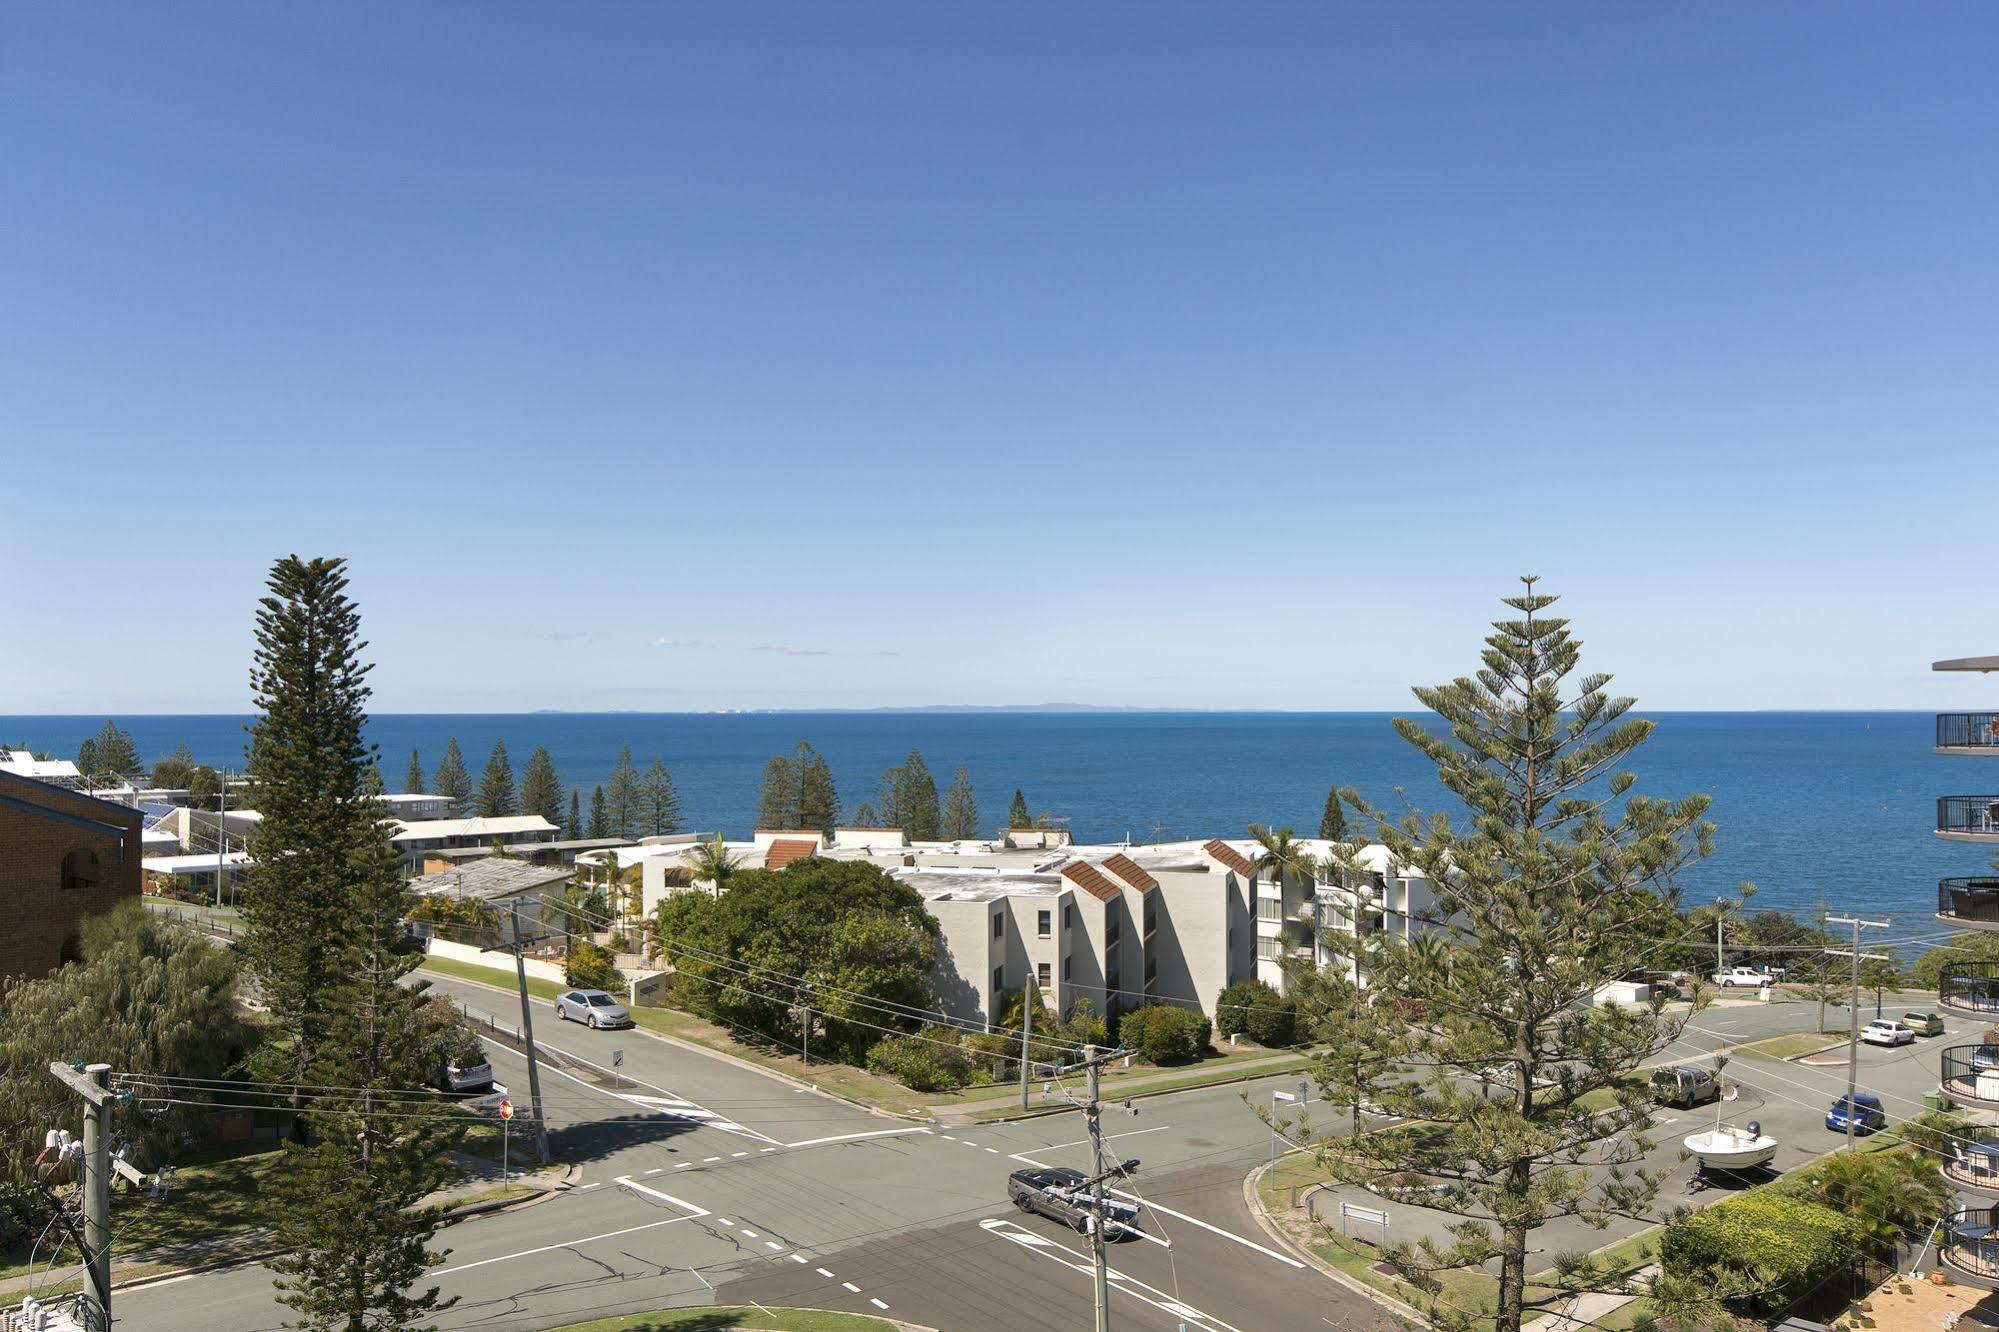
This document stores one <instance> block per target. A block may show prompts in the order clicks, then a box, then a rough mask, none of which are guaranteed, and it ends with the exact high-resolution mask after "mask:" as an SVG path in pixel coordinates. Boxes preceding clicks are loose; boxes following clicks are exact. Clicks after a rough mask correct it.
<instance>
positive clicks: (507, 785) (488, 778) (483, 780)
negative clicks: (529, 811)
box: [472, 740, 520, 819]
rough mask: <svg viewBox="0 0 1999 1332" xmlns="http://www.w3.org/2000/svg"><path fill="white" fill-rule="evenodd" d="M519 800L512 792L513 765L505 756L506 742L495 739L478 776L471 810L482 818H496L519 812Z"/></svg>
mask: <svg viewBox="0 0 1999 1332" xmlns="http://www.w3.org/2000/svg"><path fill="white" fill-rule="evenodd" d="M519 809H520V800H519V797H518V796H516V795H515V794H514V765H513V763H512V761H511V760H509V759H508V758H507V742H506V741H504V740H495V741H494V742H493V753H492V756H491V757H490V758H488V759H487V760H486V771H485V772H484V773H483V774H481V776H480V778H479V790H478V792H477V794H475V795H474V796H473V797H472V812H473V814H474V815H476V816H477V817H479V818H482V819H497V818H502V817H504V816H506V815H508V814H514V813H517V812H519Z"/></svg>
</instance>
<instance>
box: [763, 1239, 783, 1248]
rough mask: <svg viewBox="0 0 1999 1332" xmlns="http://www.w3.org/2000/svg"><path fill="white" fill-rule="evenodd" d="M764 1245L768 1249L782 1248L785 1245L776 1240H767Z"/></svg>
mask: <svg viewBox="0 0 1999 1332" xmlns="http://www.w3.org/2000/svg"><path fill="white" fill-rule="evenodd" d="M764 1247H765V1248H766V1249H782V1248H783V1247H784V1246H783V1245H782V1244H779V1243H778V1242H777V1241H776V1240H765V1241H764Z"/></svg>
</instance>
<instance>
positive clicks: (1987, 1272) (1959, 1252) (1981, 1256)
mask: <svg viewBox="0 0 1999 1332" xmlns="http://www.w3.org/2000/svg"><path fill="white" fill-rule="evenodd" d="M1995 1221H1999V1208H1991V1207H1966V1208H1964V1209H1963V1210H1962V1211H1957V1212H1953V1213H1951V1215H1950V1217H1949V1219H1948V1220H1946V1221H1945V1222H1944V1225H1943V1235H1942V1237H1941V1241H1940V1244H1939V1247H1940V1248H1941V1250H1942V1252H1943V1260H1944V1261H1945V1262H1946V1263H1949V1264H1950V1265H1951V1266H1952V1267H1955V1268H1957V1269H1958V1270H1959V1271H1961V1272H1969V1273H1970V1274H1971V1275H1973V1276H1980V1277H1992V1276H1999V1227H1995V1225H1994V1222H1995Z"/></svg>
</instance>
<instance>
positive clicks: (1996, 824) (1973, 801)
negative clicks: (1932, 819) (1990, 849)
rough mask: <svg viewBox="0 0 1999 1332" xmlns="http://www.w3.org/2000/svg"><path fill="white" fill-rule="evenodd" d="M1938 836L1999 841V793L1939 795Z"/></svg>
mask: <svg viewBox="0 0 1999 1332" xmlns="http://www.w3.org/2000/svg"><path fill="white" fill-rule="evenodd" d="M1937 836H1938V837H1941V838H1943V839H1944V840H1945V841H1947V842H1993V843H1999V795H1953V796H1939V797H1937Z"/></svg>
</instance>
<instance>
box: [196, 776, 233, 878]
mask: <svg viewBox="0 0 1999 1332" xmlns="http://www.w3.org/2000/svg"><path fill="white" fill-rule="evenodd" d="M215 785H216V795H215V909H216V910H217V911H220V910H222V862H223V860H225V859H226V858H227V857H228V855H229V820H228V818H227V817H226V816H227V815H228V812H229V770H228V769H227V768H224V769H223V770H222V772H221V774H220V775H219V776H218V777H216V779H215ZM189 817H190V818H192V817H193V816H192V815H190V816H189Z"/></svg>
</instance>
